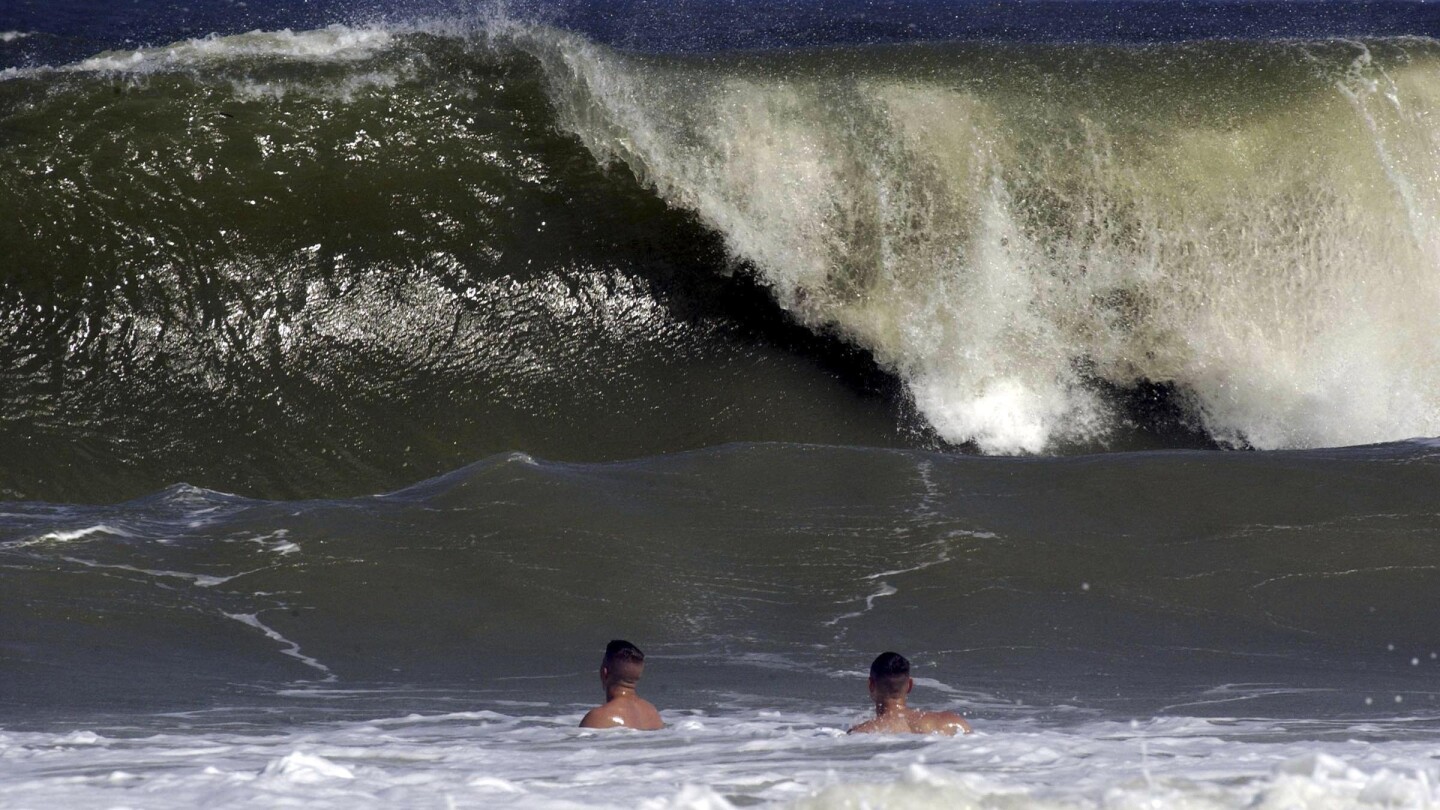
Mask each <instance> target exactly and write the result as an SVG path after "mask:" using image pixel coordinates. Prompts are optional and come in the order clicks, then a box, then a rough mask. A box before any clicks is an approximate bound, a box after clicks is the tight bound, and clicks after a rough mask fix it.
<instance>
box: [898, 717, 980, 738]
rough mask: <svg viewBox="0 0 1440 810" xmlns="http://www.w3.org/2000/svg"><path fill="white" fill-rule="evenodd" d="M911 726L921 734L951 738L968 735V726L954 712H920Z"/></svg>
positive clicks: (963, 719)
mask: <svg viewBox="0 0 1440 810" xmlns="http://www.w3.org/2000/svg"><path fill="white" fill-rule="evenodd" d="M911 725H912V726H914V727H915V730H916V731H918V732H920V733H921V734H944V735H946V736H950V737H953V736H955V735H956V734H969V733H970V724H969V723H968V722H966V721H965V718H963V717H961V716H960V715H958V714H956V713H955V712H922V713H921V715H920V717H918V718H916V719H915V720H914V721H912V723H911Z"/></svg>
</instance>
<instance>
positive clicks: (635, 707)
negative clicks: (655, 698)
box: [580, 696, 665, 731]
mask: <svg viewBox="0 0 1440 810" xmlns="http://www.w3.org/2000/svg"><path fill="white" fill-rule="evenodd" d="M580 727H581V728H633V729H637V730H639V731H655V730H657V729H662V728H664V727H665V721H664V720H661V719H660V712H659V711H657V710H656V709H655V707H654V706H653V705H652V704H651V703H650V701H648V700H645V699H644V698H640V697H633V696H625V697H618V698H615V699H614V700H612V701H610V702H609V703H606V704H605V705H603V706H597V707H595V708H593V709H591V710H590V711H588V712H586V713H585V717H584V719H582V720H581V721H580Z"/></svg>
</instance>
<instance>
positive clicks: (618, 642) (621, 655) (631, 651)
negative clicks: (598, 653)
mask: <svg viewBox="0 0 1440 810" xmlns="http://www.w3.org/2000/svg"><path fill="white" fill-rule="evenodd" d="M621 661H633V662H635V663H637V664H643V663H645V653H643V652H640V648H639V647H636V646H635V645H634V644H631V643H630V642H628V641H626V640H624V639H620V638H617V639H615V640H613V641H611V642H610V643H609V644H606V645H605V663H606V664H607V665H611V664H616V663H619V662H621Z"/></svg>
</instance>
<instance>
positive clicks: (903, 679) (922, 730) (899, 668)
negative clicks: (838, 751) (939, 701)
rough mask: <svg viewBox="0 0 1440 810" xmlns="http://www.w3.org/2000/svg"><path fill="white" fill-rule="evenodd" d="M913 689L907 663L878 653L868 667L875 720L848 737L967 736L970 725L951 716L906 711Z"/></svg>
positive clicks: (893, 656)
mask: <svg viewBox="0 0 1440 810" xmlns="http://www.w3.org/2000/svg"><path fill="white" fill-rule="evenodd" d="M913 688H915V679H914V678H911V677H910V662H909V661H907V660H905V656H903V655H901V654H900V653H896V652H884V653H880V655H879V657H877V658H876V659H875V661H874V663H872V664H870V699H871V700H873V701H875V719H874V720H866V721H865V722H863V723H861V724H860V725H858V726H856V727H854V728H852V729H850V733H851V734H947V735H950V736H952V737H953V736H954V735H955V734H957V733H962V734H969V733H970V724H969V723H967V722H965V718H963V717H961V716H960V715H958V714H956V713H954V712H922V711H920V710H919V709H911V708H908V707H906V705H905V698H906V697H907V696H908V695H909V694H910V690H911V689H913Z"/></svg>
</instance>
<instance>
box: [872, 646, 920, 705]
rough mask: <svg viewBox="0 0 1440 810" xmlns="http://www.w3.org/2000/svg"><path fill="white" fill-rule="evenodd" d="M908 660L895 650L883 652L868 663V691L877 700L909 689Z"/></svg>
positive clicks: (903, 692)
mask: <svg viewBox="0 0 1440 810" xmlns="http://www.w3.org/2000/svg"><path fill="white" fill-rule="evenodd" d="M914 685H915V682H914V681H912V680H910V662H909V661H907V660H905V656H903V655H901V654H900V653H897V652H883V653H880V655H878V656H876V658H875V660H874V661H873V662H872V663H871V664H870V693H871V694H872V695H874V696H875V698H876V699H877V700H883V699H885V698H894V697H899V696H901V695H904V694H906V693H908V692H909V691H910V688H911V687H912V686H914Z"/></svg>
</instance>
